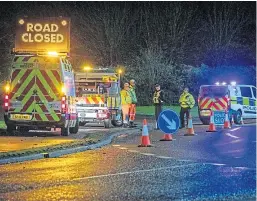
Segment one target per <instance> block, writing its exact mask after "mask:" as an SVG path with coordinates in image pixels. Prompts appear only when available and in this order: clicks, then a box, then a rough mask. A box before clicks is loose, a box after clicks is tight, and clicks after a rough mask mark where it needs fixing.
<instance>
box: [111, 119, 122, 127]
mask: <svg viewBox="0 0 257 201" xmlns="http://www.w3.org/2000/svg"><path fill="white" fill-rule="evenodd" d="M112 125H113V126H115V127H121V126H122V125H123V121H121V120H112Z"/></svg>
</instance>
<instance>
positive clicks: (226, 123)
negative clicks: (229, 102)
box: [223, 111, 231, 129]
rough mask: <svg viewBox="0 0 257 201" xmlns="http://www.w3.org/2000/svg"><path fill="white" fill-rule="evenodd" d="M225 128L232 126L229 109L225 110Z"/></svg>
mask: <svg viewBox="0 0 257 201" xmlns="http://www.w3.org/2000/svg"><path fill="white" fill-rule="evenodd" d="M223 128H225V129H228V128H231V127H230V123H229V119H228V111H226V112H225V121H224V126H223Z"/></svg>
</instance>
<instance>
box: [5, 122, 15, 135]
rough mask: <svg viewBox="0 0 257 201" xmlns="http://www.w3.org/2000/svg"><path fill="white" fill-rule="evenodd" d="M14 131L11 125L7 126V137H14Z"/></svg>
mask: <svg viewBox="0 0 257 201" xmlns="http://www.w3.org/2000/svg"><path fill="white" fill-rule="evenodd" d="M15 130H16V126H14V125H13V124H7V128H6V131H7V134H9V135H14V131H15Z"/></svg>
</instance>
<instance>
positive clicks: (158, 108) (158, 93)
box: [153, 84, 164, 130]
mask: <svg viewBox="0 0 257 201" xmlns="http://www.w3.org/2000/svg"><path fill="white" fill-rule="evenodd" d="M163 102H164V95H163V91H162V90H161V86H160V85H159V84H156V85H155V91H154V94H153V104H154V107H155V120H156V127H155V129H157V130H159V125H158V117H159V115H160V113H161V112H162V104H163Z"/></svg>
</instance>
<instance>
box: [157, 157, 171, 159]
mask: <svg viewBox="0 0 257 201" xmlns="http://www.w3.org/2000/svg"><path fill="white" fill-rule="evenodd" d="M156 157H157V158H162V159H174V158H173V157H169V156H156Z"/></svg>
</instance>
